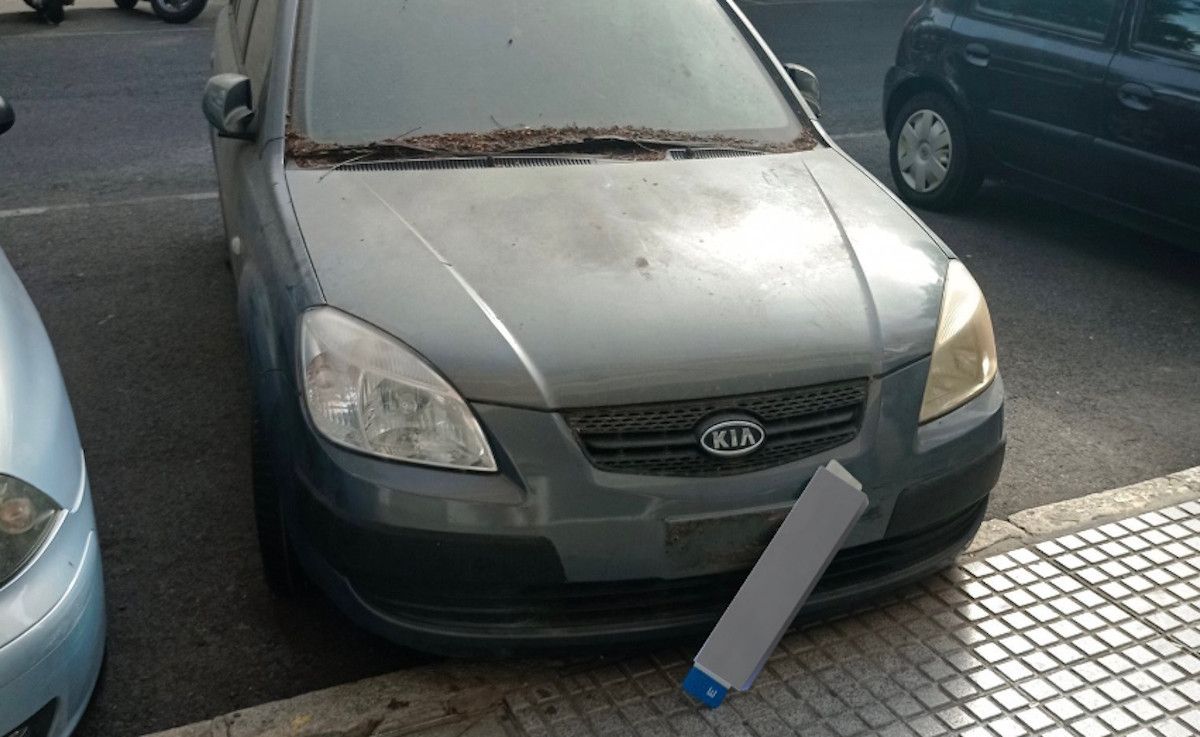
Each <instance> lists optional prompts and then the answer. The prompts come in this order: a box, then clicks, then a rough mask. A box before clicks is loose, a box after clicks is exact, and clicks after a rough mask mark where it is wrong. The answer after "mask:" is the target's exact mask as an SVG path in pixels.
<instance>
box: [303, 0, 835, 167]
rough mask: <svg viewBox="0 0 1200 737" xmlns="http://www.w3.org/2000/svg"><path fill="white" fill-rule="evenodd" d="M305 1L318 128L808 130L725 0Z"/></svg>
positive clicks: (418, 131)
mask: <svg viewBox="0 0 1200 737" xmlns="http://www.w3.org/2000/svg"><path fill="white" fill-rule="evenodd" d="M304 7H305V11H304V15H303V18H302V27H301V31H300V38H299V43H300V52H299V74H298V77H297V90H296V103H295V108H294V110H293V113H294V118H293V120H294V125H295V127H296V128H297V129H298V130H299V132H301V133H303V134H304V135H305V136H307V137H308V138H309V139H311V140H314V141H318V142H331V143H337V144H345V145H354V144H366V143H373V142H380V141H385V140H392V141H394V140H396V139H398V138H404V139H405V140H406V141H408V140H412V139H422V140H425V141H428V140H429V139H430V137H435V136H442V137H443V139H442V140H445V137H446V136H451V137H453V136H472V135H474V136H482V137H483V138H484V139H486V140H488V141H492V142H495V141H497V140H499V139H502V138H503V136H501V135H498V133H497V132H498V131H499V132H505V131H507V132H510V133H511V132H513V131H524V132H526V133H531V132H534V133H536V132H537V131H560V132H561V131H564V130H566V131H576V132H578V131H593V132H595V131H602V132H605V133H610V134H612V135H616V134H617V133H620V132H622V131H631V132H638V131H641V132H645V131H651V130H652V131H654V132H656V133H658V134H660V135H663V136H665V135H668V134H670V135H671V136H673V137H686V138H689V139H692V138H706V137H721V136H723V137H727V138H728V139H729V140H734V139H736V140H749V141H755V142H764V143H767V144H778V145H788V144H790V143H791V142H793V141H796V140H798V139H800V138H802V137H804V136H806V135H809V134H808V132H807V129H806V128H805V127H804V124H803V123H802V122H801V120H800V118H799V117H798V115H797V113H796V112H795V111H794V110H793V108H792V103H790V102H789V100H788V98H787V97H786V96H785V90H786V88H785V87H783V86H782V85H781V83H780V81H779V80H777V79H776V78H775V77H774V76H773V75H772V74H770V73H769V72H768V70H767V67H766V66H765V64H764V61H763V59H762V58H760V56H759V52H757V51H756V50H755V47H754V46H753V45H752V43H751V41H750V40H749V39H748V38H747V37H746V35H745V34H744V31H743V29H742V28H741V26H740V25H739V24H737V23H736V22H735V21H734V18H733V17H732V16H731V15H730V13H731V11H730V10H728V9H727V7H726V6H725V5H724V4H723V3H722V2H720V0H653V2H647V0H576V1H573V2H546V0H488V2H479V1H478V0H403V1H402V0H354V2H352V3H334V2H309V3H306V4H305V6H304ZM630 135H631V136H632V133H630ZM521 138H522V140H526V139H529V140H532V139H534V138H536V136H524V137H521ZM809 140H810V141H811V139H809Z"/></svg>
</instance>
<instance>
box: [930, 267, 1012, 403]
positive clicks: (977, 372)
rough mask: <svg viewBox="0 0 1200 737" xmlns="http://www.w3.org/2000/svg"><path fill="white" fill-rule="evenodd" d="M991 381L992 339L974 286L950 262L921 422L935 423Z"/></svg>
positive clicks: (964, 272) (964, 270) (993, 373)
mask: <svg viewBox="0 0 1200 737" xmlns="http://www.w3.org/2000/svg"><path fill="white" fill-rule="evenodd" d="M994 378H996V337H995V335H993V334H992V316H991V315H990V314H989V313H988V307H987V302H986V301H985V300H984V299H983V292H981V291H979V285H978V284H976V283H975V279H974V278H973V277H972V276H971V272H969V271H967V267H965V266H963V265H962V264H961V263H960V262H958V261H951V262H950V268H949V270H947V272H946V287H945V291H944V292H943V294H942V314H941V317H940V318H939V319H938V329H937V338H936V339H935V340H934V342H933V357H932V358H931V359H930V361H929V379H928V381H926V383H925V399H924V401H922V402H921V422H929V421H930V420H933V419H937V418H938V417H941V416H942V415H944V414H946V413H947V412H950V411H951V410H953V409H955V408H957V407H959V406H961V405H963V404H965V403H966V402H967V401H968V400H970V399H973V398H974V397H976V396H978V395H979V394H980V392H982V391H983V390H984V389H986V388H987V386H988V384H990V383H992V379H994Z"/></svg>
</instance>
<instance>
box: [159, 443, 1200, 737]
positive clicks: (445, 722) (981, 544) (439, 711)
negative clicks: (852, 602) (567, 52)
mask: <svg viewBox="0 0 1200 737" xmlns="http://www.w3.org/2000/svg"><path fill="white" fill-rule="evenodd" d="M1198 498H1200V466H1196V467H1194V468H1189V469H1186V470H1184V471H1179V472H1178V473H1173V474H1169V475H1167V476H1161V477H1159V478H1154V479H1150V480H1148V481H1142V482H1140V483H1137V484H1132V485H1130V486H1124V487H1121V488H1119V489H1112V490H1109V491H1102V492H1098V493H1095V494H1089V495H1087V496H1084V497H1080V498H1078V499H1070V500H1067V501H1062V502H1056V503H1054V504H1047V505H1044V506H1040V507H1034V508H1032V509H1026V510H1023V511H1021V512H1017V513H1015V514H1012V515H1009V516H1008V517H1007V518H1005V519H995V520H988V521H986V522H984V523H983V525H982V526H981V527H980V529H979V534H978V535H977V536H976V537H975V540H974V541H973V542H972V543H971V545H970V546H969V547H968V548H967V550H966V552H965V553H964V559H965V560H973V559H977V558H983V557H987V556H991V555H996V554H998V553H1003V552H1008V551H1010V550H1014V549H1016V548H1020V547H1026V546H1028V545H1030V544H1032V543H1035V542H1038V541H1040V540H1042V539H1044V538H1049V537H1057V536H1059V535H1062V534H1066V533H1070V532H1075V531H1078V530H1080V529H1082V528H1085V527H1092V526H1096V525H1101V524H1104V523H1106V522H1108V521H1112V520H1117V519H1122V518H1125V517H1130V516H1133V515H1137V514H1141V513H1144V512H1150V511H1154V510H1158V509H1162V508H1164V507H1168V506H1171V505H1173V504H1178V503H1180V502H1183V501H1189V500H1192V499H1198ZM561 666H562V663H561V662H560V663H555V662H553V661H549V660H529V659H522V660H512V661H506V662H504V663H502V664H500V663H496V662H491V663H487V662H483V663H480V662H466V661H452V660H448V661H443V662H441V663H437V664H434V665H429V666H421V667H417V668H412V669H409V670H405V671H400V672H397V673H391V674H388V675H384V676H378V677H376V678H369V679H366V680H363V681H358V682H356V683H349V684H345V685H342V686H335V687H334V688H329V689H325V690H322V691H313V692H311V693H307V694H303V695H301V696H296V697H294V698H291V699H284V700H282V701H274V702H271V703H267V704H263V705H261V706H255V707H252V708H249V709H242V710H240V711H236V712H233V713H231V714H226V715H223V716H219V717H217V718H215V719H212V720H209V721H205V722H197V723H195V724H190V725H187V726H184V727H177V728H175V729H170V730H167V731H165V732H157V733H155V734H153V735H147V736H146V737H403V736H406V735H418V734H419V735H420V737H510V735H509V733H508V731H507V730H506V729H505V726H504V721H503V717H504V710H505V708H506V706H505V703H506V695H507V694H510V693H512V692H514V691H515V690H517V689H519V688H522V687H524V686H528V685H529V684H530V683H534V682H545V681H547V680H554V679H553V677H550V678H547V673H553V672H555V671H556V670H561Z"/></svg>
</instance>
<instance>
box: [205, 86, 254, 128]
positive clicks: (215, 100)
mask: <svg viewBox="0 0 1200 737" xmlns="http://www.w3.org/2000/svg"><path fill="white" fill-rule="evenodd" d="M204 117H206V118H208V122H209V124H210V125H212V127H213V128H216V129H217V134H218V135H220V136H221V137H223V138H242V139H245V140H251V139H253V138H254V132H253V130H251V124H252V123H253V122H254V108H253V107H252V106H251V98H250V78H249V77H246V76H243V75H241V74H218V75H217V76H215V77H213V78H212V79H210V80H208V84H206V85H205V86H204Z"/></svg>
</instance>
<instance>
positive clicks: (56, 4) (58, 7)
mask: <svg viewBox="0 0 1200 737" xmlns="http://www.w3.org/2000/svg"><path fill="white" fill-rule="evenodd" d="M42 17H43V18H45V19H46V21H47V22H49V23H53V24H54V25H56V26H57V25H58V24H59V23H62V22H63V20H64V19H65V18H66V17H67V14H66V13H65V12H64V11H63V3H62V0H42Z"/></svg>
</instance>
